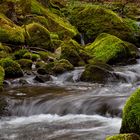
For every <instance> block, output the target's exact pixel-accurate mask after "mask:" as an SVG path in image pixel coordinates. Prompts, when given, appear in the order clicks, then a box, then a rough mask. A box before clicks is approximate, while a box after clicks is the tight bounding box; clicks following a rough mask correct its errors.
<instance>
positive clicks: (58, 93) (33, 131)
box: [0, 60, 140, 140]
mask: <svg viewBox="0 0 140 140" xmlns="http://www.w3.org/2000/svg"><path fill="white" fill-rule="evenodd" d="M114 69H115V73H116V74H117V75H119V76H120V77H122V78H123V80H119V81H117V80H115V79H114V82H113V81H111V82H107V83H106V84H98V83H85V82H80V81H79V77H80V75H81V73H82V72H83V70H84V69H83V68H75V70H74V71H71V72H66V73H64V74H62V75H59V76H57V77H54V76H52V80H51V81H48V82H46V83H37V82H35V81H34V80H33V79H34V77H32V76H26V77H24V79H26V81H27V82H28V84H25V85H20V84H18V80H20V79H16V80H11V81H9V84H11V85H10V86H9V87H7V88H5V89H4V91H3V92H2V93H1V94H0V99H1V100H2V101H3V102H4V104H6V106H5V110H4V115H3V116H2V117H1V118H0V140H105V138H106V136H108V135H114V134H117V133H119V130H120V127H121V117H122V108H123V106H124V104H125V101H126V99H127V98H128V97H129V96H130V94H131V93H132V92H133V91H134V90H135V89H136V88H138V87H139V85H140V60H137V64H135V65H128V66H117V67H114Z"/></svg>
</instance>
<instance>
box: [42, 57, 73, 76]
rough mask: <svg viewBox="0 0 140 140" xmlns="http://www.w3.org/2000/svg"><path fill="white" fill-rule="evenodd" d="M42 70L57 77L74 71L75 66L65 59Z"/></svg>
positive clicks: (47, 65)
mask: <svg viewBox="0 0 140 140" xmlns="http://www.w3.org/2000/svg"><path fill="white" fill-rule="evenodd" d="M42 68H43V69H44V70H45V71H46V73H48V74H55V75H57V74H61V73H64V72H66V71H70V70H73V69H74V67H73V65H72V64H71V63H70V62H69V61H68V60H65V59H61V60H59V61H55V62H52V63H49V64H46V65H45V66H44V67H42Z"/></svg>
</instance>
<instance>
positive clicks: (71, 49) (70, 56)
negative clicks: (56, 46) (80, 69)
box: [60, 39, 83, 66]
mask: <svg viewBox="0 0 140 140" xmlns="http://www.w3.org/2000/svg"><path fill="white" fill-rule="evenodd" d="M60 47H61V56H60V58H62V59H67V60H68V61H70V63H71V64H73V65H74V66H78V65H79V62H81V61H83V60H82V58H81V57H80V55H79V53H80V49H81V46H80V45H79V44H78V43H77V42H76V41H74V40H72V39H71V40H70V41H67V42H64V43H62V44H61V45H60Z"/></svg>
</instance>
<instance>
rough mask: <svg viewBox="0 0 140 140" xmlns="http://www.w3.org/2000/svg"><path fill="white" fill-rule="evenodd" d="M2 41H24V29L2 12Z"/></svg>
mask: <svg viewBox="0 0 140 140" xmlns="http://www.w3.org/2000/svg"><path fill="white" fill-rule="evenodd" d="M0 42H4V43H11V44H23V43H24V29H22V28H21V27H19V26H17V25H15V24H14V23H13V22H12V21H10V19H8V18H7V17H5V16H4V15H2V14H0Z"/></svg>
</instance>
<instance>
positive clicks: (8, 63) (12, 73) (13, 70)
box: [0, 58, 23, 78]
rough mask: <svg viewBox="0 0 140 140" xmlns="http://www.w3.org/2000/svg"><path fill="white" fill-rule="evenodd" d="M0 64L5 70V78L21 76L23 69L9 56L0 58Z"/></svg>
mask: <svg viewBox="0 0 140 140" xmlns="http://www.w3.org/2000/svg"><path fill="white" fill-rule="evenodd" d="M0 66H2V67H3V68H4V70H5V78H17V77H21V76H23V71H22V69H21V67H20V65H19V64H18V63H17V62H16V61H14V60H12V59H11V58H3V59H1V60H0Z"/></svg>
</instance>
